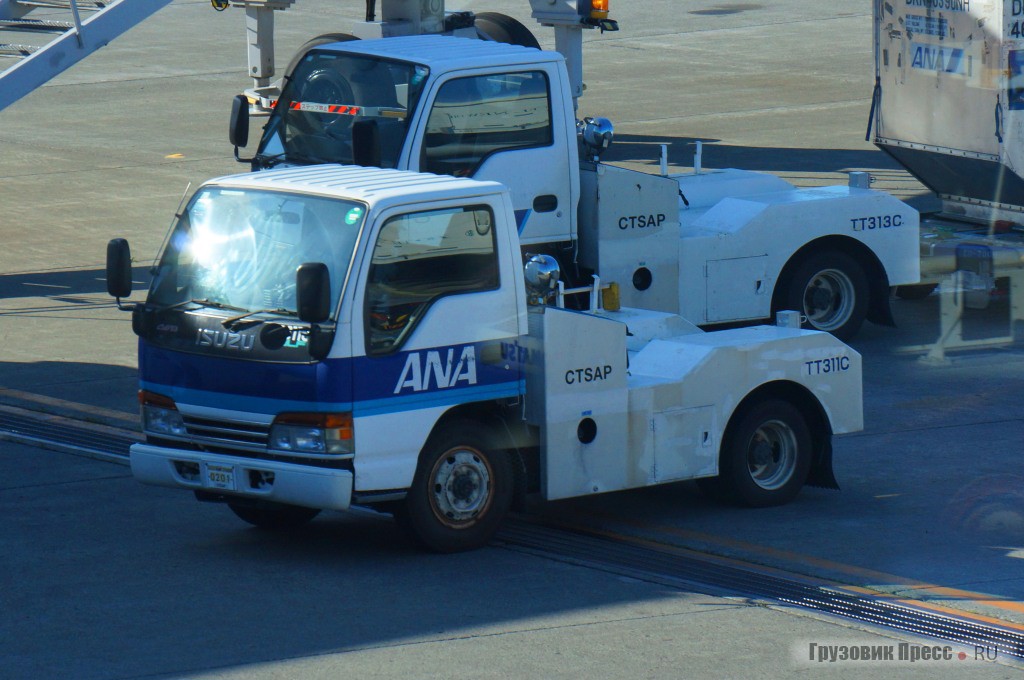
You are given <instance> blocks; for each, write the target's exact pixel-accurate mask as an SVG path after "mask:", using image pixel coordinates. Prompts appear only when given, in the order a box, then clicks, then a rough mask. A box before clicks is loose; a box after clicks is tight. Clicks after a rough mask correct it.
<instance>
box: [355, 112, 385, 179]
mask: <svg viewBox="0 0 1024 680" xmlns="http://www.w3.org/2000/svg"><path fill="white" fill-rule="evenodd" d="M380 156H381V151H380V127H378V126H377V121H375V120H357V121H356V122H354V123H352V162H353V163H355V164H356V165H361V166H363V167H364V168H379V167H380Z"/></svg>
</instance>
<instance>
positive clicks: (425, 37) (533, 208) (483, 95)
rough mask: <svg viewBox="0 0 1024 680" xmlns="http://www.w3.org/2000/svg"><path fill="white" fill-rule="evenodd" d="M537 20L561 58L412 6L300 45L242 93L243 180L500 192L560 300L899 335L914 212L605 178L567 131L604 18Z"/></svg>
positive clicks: (560, 8)
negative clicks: (284, 170)
mask: <svg viewBox="0 0 1024 680" xmlns="http://www.w3.org/2000/svg"><path fill="white" fill-rule="evenodd" d="M236 4H251V3H245V2H241V1H240V2H238V3H236ZM531 4H532V6H533V10H534V11H533V16H534V17H535V18H536V19H537V20H538V21H540V22H541V23H542V24H543V25H546V26H551V27H553V28H554V30H555V37H556V47H557V51H542V50H538V49H534V48H532V47H524V46H523V45H524V44H529V42H530V40H532V36H530V34H529V31H526V29H525V27H522V25H521V24H518V22H514V20H511V19H509V18H508V17H505V19H504V20H501V21H498V22H497V24H498V25H499V26H500V27H501V31H500V32H498V31H492V32H495V33H497V34H500V36H501V38H503V39H504V42H495V41H485V40H476V39H463V38H461V37H459V36H472V37H473V38H475V37H477V36H478V34H480V33H485V32H486V31H483V30H481V29H480V27H479V26H477V25H476V24H474V23H473V21H471V20H472V19H473V17H472V15H470V16H469V17H468V19H465V20H463V19H460V18H459V17H461V16H462V14H461V13H448V14H445V13H444V11H443V3H430V6H431V7H432V8H433V9H432V10H431V11H432V12H434V10H437V9H438V7H439V8H440V14H438V13H437V12H434V14H431V15H429V16H425V15H424V14H422V12H421V11H420V10H419V9H417V8H419V7H420V4H419V3H411V4H410V3H398V2H396V3H394V4H391V3H389V2H387V1H385V2H384V8H385V10H384V18H383V20H382V21H366V22H360V23H359V24H358V25H357V26H356V27H355V28H354V29H353V34H354V35H347V34H330V35H328V36H325V37H321V38H318V39H315V40H314V41H311V43H310V44H308V45H307V46H306V47H304V48H303V49H301V50H300V51H299V53H298V54H297V55H296V56H295V58H294V59H293V60H292V63H291V65H290V66H289V68H288V72H287V74H286V77H285V82H286V83H287V84H286V85H285V86H284V87H283V89H282V90H280V91H278V90H276V89H274V88H273V86H271V85H267V86H265V87H264V88H263V89H258V90H257V91H255V92H254V93H252V94H251V96H250V99H251V101H253V102H258V103H259V105H261V106H262V107H263V108H265V109H266V110H268V111H269V117H268V118H267V121H266V125H265V127H264V129H263V132H262V136H261V139H260V142H259V146H258V149H257V151H256V153H255V155H254V156H253V158H251V159H247V160H249V161H251V163H252V167H253V169H255V170H262V169H266V168H270V167H275V166H279V165H301V164H315V163H325V162H336V163H342V164H356V165H364V166H377V167H384V168H396V169H404V170H414V171H420V172H431V173H437V174H448V175H454V176H457V177H473V178H476V179H481V180H494V181H498V182H501V183H502V184H504V185H505V186H507V187H509V189H510V191H511V195H512V200H513V207H514V210H515V214H516V219H517V223H518V229H519V232H520V241H521V243H522V244H523V245H525V246H529V249H530V250H531V251H532V252H543V253H545V254H549V255H551V256H553V257H555V258H556V259H557V260H558V261H559V262H560V264H561V266H562V270H563V273H564V275H565V278H566V279H567V280H568V281H569V282H570V283H571V284H573V285H576V284H579V283H582V282H586V281H588V280H589V276H591V275H593V274H596V275H599V276H600V277H601V279H602V280H604V281H606V282H615V283H617V284H618V285H619V286H620V290H621V297H622V300H623V302H624V304H627V305H630V306H633V307H639V308H644V309H650V310H659V311H665V312H670V313H673V314H680V315H681V316H683V317H685V318H686V319H688V320H690V321H691V322H693V323H695V324H697V325H699V326H713V325H716V324H736V323H749V322H752V321H757V320H762V319H767V318H770V317H771V316H772V315H773V314H774V313H775V312H777V311H780V310H783V309H795V310H797V311H799V312H800V313H801V315H802V319H803V322H804V324H805V326H807V327H811V328H815V329H818V330H825V331H829V332H831V333H833V334H834V335H836V336H837V337H839V338H841V339H847V338H849V337H851V336H853V335H854V334H855V333H856V332H857V330H858V329H859V327H860V326H861V324H862V322H863V321H864V320H865V319H868V320H871V321H874V322H877V323H882V324H890V325H891V324H892V323H893V320H892V315H891V311H890V308H889V291H890V286H897V285H907V284H914V283H917V282H918V280H919V257H918V216H917V212H916V211H914V210H913V209H912V208H910V207H909V206H907V205H905V204H904V203H902V202H900V201H899V200H897V199H895V198H893V197H891V196H889V195H887V194H884V193H881V192H877V191H873V190H871V189H870V188H869V183H870V182H869V178H868V177H867V176H866V175H858V174H854V175H851V180H850V183H849V185H846V186H835V187H821V188H814V189H798V188H796V187H794V186H792V185H790V184H788V183H787V182H785V181H783V180H782V179H779V178H777V177H774V176H771V175H763V174H759V173H754V172H745V171H740V170H704V171H696V172H694V173H692V174H680V175H669V174H668V173H667V172H664V171H663V172H662V174H660V175H659V174H646V173H640V172H634V171H630V170H626V169H623V168H619V167H615V166H612V165H608V164H605V163H602V162H601V161H600V154H602V153H603V152H604V151H605V150H606V149H607V148H608V145H609V144H611V142H612V138H613V131H612V126H611V123H609V122H608V121H607V120H605V119H601V118H583V120H578V116H577V107H578V104H579V102H578V99H579V97H580V96H581V95H582V93H583V80H582V73H583V69H582V43H583V40H582V32H583V31H584V30H585V29H588V28H594V27H600V28H602V29H605V28H615V24H614V22H613V21H611V20H610V19H609V18H608V16H607V15H608V8H607V3H588V2H579V3H577V2H575V1H569V0H559V1H556V2H553V1H551V0H532V3H531ZM598 4H600V5H601V7H597V5H598ZM389 7H390V8H391V10H392V11H391V14H390V15H389V14H388V8H389ZM395 8H399V9H401V12H405V13H404V14H403V13H401V12H399V10H398V9H395ZM423 11H425V10H423ZM396 12H397V13H396ZM368 18H369V17H368ZM456 19H457V20H456ZM488 19H489V20H490V21H491V22H492V23H494V22H495V21H496V20H495V19H494V18H493V17H491V16H490V15H488ZM510 22H513V23H510ZM438 31H446V32H447V33H448V34H449V35H436V34H433V33H435V32H438ZM524 31H525V36H528V37H529V38H530V40H527V39H526V37H524V34H523V32H524ZM424 33H431V34H424ZM355 37H361V38H368V37H375V39H359V40H356V39H353V38H355ZM507 43H520V44H507ZM533 43H534V44H535V41H533ZM250 99H247V98H246V97H243V96H241V95H239V97H238V98H236V102H235V107H234V109H233V115H232V125H231V139H232V141H233V143H234V144H235V146H236V153H237V147H239V146H245V145H246V144H247V142H248V125H249V123H248V121H249V117H248V116H249V109H250ZM699 164H700V163H699V160H698V161H697V162H696V163H695V165H697V166H699ZM666 165H667V164H666V163H663V167H664V166H666Z"/></svg>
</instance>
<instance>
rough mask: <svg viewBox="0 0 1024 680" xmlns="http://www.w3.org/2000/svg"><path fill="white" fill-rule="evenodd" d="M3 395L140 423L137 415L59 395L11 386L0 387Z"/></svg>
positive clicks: (126, 421)
mask: <svg viewBox="0 0 1024 680" xmlns="http://www.w3.org/2000/svg"><path fill="white" fill-rule="evenodd" d="M3 397H12V398H14V399H21V400H23V401H30V402H33V403H36V404H42V405H44V406H52V407H56V408H65V409H68V410H71V411H78V412H79V413H88V414H90V415H93V416H99V417H101V418H111V419H114V420H119V421H122V422H124V423H130V424H131V425H134V426H138V424H139V417H138V416H137V415H134V414H131V413H125V412H124V411H117V410H114V409H110V408H103V407H102V406H93V405H92V404H83V403H81V402H77V401H68V400H67V399H58V398H57V397H47V396H46V395H43V394H35V393H33V392H25V391H23V390H15V389H11V388H9V387H0V398H3Z"/></svg>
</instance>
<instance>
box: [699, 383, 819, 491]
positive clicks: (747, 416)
mask: <svg viewBox="0 0 1024 680" xmlns="http://www.w3.org/2000/svg"><path fill="white" fill-rule="evenodd" d="M811 447H812V444H811V433H810V430H809V428H808V427H807V421H806V420H805V419H804V417H803V415H802V414H801V413H800V411H799V410H798V409H797V408H796V407H795V406H793V404H791V403H789V402H787V401H782V400H781V399H768V400H765V401H762V402H758V403H755V404H753V405H751V406H749V407H746V408H744V410H743V411H742V412H740V413H738V414H737V415H735V416H733V421H732V422H730V424H729V429H728V430H727V432H726V435H725V439H724V441H723V443H722V454H721V460H720V466H719V477H718V479H717V481H714V482H712V481H710V480H709V481H708V482H705V483H704V485H703V486H704V490H705V491H711V492H714V491H718V492H719V493H723V492H724V493H725V494H727V495H728V498H729V499H730V500H733V501H736V502H738V503H740V504H741V505H746V506H749V507H765V506H770V505H783V504H785V503H788V502H790V501H791V500H793V498H795V497H796V495H797V493H799V492H800V489H801V488H802V487H803V485H804V482H805V481H806V480H807V474H808V472H809V471H810V468H811V458H812V452H811Z"/></svg>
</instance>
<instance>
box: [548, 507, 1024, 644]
mask: <svg viewBox="0 0 1024 680" xmlns="http://www.w3.org/2000/svg"><path fill="white" fill-rule="evenodd" d="M589 517H590V518H591V519H599V520H605V521H608V522H618V523H619V524H624V525H627V526H630V527H634V528H637V529H643V530H646V531H655V532H658V533H663V534H670V535H674V536H679V537H681V538H686V539H689V540H694V541H701V542H703V543H709V544H711V545H718V546H723V547H729V548H733V549H737V550H743V551H746V552H748V553H753V554H756V555H763V556H766V557H775V558H779V559H782V560H785V561H787V562H793V563H797V564H811V565H814V566H817V567H822V568H824V569H829V570H832V571H834V572H837V573H841V574H849V575H851V576H859V577H862V578H867V579H870V580H871V581H873V582H876V583H886V584H891V585H897V586H900V587H902V588H905V589H908V590H916V591H926V592H928V593H929V594H934V595H938V596H943V597H947V598H949V599H953V600H959V601H964V602H969V603H972V604H979V605H985V606H988V607H994V608H996V609H1003V610H1006V611H1011V612H1014V613H1018V614H1022V613H1024V602H1019V601H1017V600H1010V599H1008V598H1005V597H1002V596H999V595H990V594H988V593H979V592H975V591H971V590H962V589H960V588H950V587H947V586H940V585H937V584H934V583H926V582H924V581H918V580H915V579H911V578H907V577H905V576H897V575H896V574H888V573H886V572H883V571H877V570H874V569H867V568H865V567H858V566H855V565H852V564H846V563H844V562H836V561H833V560H828V559H824V558H821V557H814V556H812V555H804V554H801V553H796V552H791V551H789V550H781V549H779V548H772V547H769V546H764V545H759V544H757V543H749V542H747V541H741V540H738V539H734V538H726V537H724V536H714V535H712V534H705V533H702V532H699V531H691V530H689V529H681V528H679V527H672V526H662V525H651V524H645V523H643V522H636V521H630V520H624V519H622V518H621V517H613V516H611V515H607V514H604V513H589ZM545 521H547V520H545ZM566 526H567V527H568V525H566ZM572 528H574V529H576V530H578V531H590V532H595V530H593V529H589V528H586V527H584V526H581V525H575V526H573V527H572ZM599 531H600V533H602V535H607V537H609V538H614V539H615V540H619V541H627V542H635V543H643V544H645V545H648V546H651V547H658V548H660V549H664V548H665V547H670V548H674V549H682V550H686V551H688V552H692V553H696V554H699V555H701V556H702V557H703V558H706V557H708V555H707V554H706V553H697V552H696V551H693V550H691V549H687V548H680V547H679V546H673V545H670V544H668V545H667V544H665V543H659V542H657V541H653V540H650V539H645V538H640V537H634V536H628V535H625V534H618V533H615V532H611V531H607V530H599ZM711 557H714V558H715V559H716V560H722V561H725V562H731V563H733V564H735V565H737V566H742V567H744V568H746V569H751V568H753V569H756V570H759V571H761V572H763V573H776V574H780V575H785V577H786V578H789V579H792V578H793V577H794V575H795V574H793V573H792V572H787V571H783V570H780V569H776V568H774V567H767V566H763V565H755V564H753V563H750V562H744V561H742V560H736V559H733V558H729V557H722V556H718V555H714V556H711ZM796 576H801V575H796ZM801 578H803V579H804V580H806V579H807V578H808V577H807V576H801ZM815 580H816V581H817V582H820V583H827V584H828V585H830V586H832V587H836V588H842V589H848V590H856V591H858V592H862V593H865V594H870V595H871V596H872V597H876V598H877V597H881V598H886V599H889V600H892V601H894V602H900V603H903V604H908V605H914V606H923V607H926V608H928V609H935V610H937V611H942V612H944V613H947V614H952V615H955V616H958V617H961V618H967V619H972V620H979V621H986V622H988V623H994V624H998V625H1000V626H1004V627H1007V628H1013V629H1015V630H1024V625H1020V624H1016V623H1012V622H1010V621H1005V620H1003V619H997V618H991V617H986V616H984V615H981V614H975V613H973V612H965V611H962V610H959V609H954V608H951V607H947V606H944V605H937V604H934V603H931V602H927V601H925V600H918V599H914V598H908V597H906V596H899V595H894V594H892V593H886V592H883V591H879V590H874V589H872V588H865V587H862V586H853V585H849V584H845V583H839V582H833V581H830V580H828V579H815Z"/></svg>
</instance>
